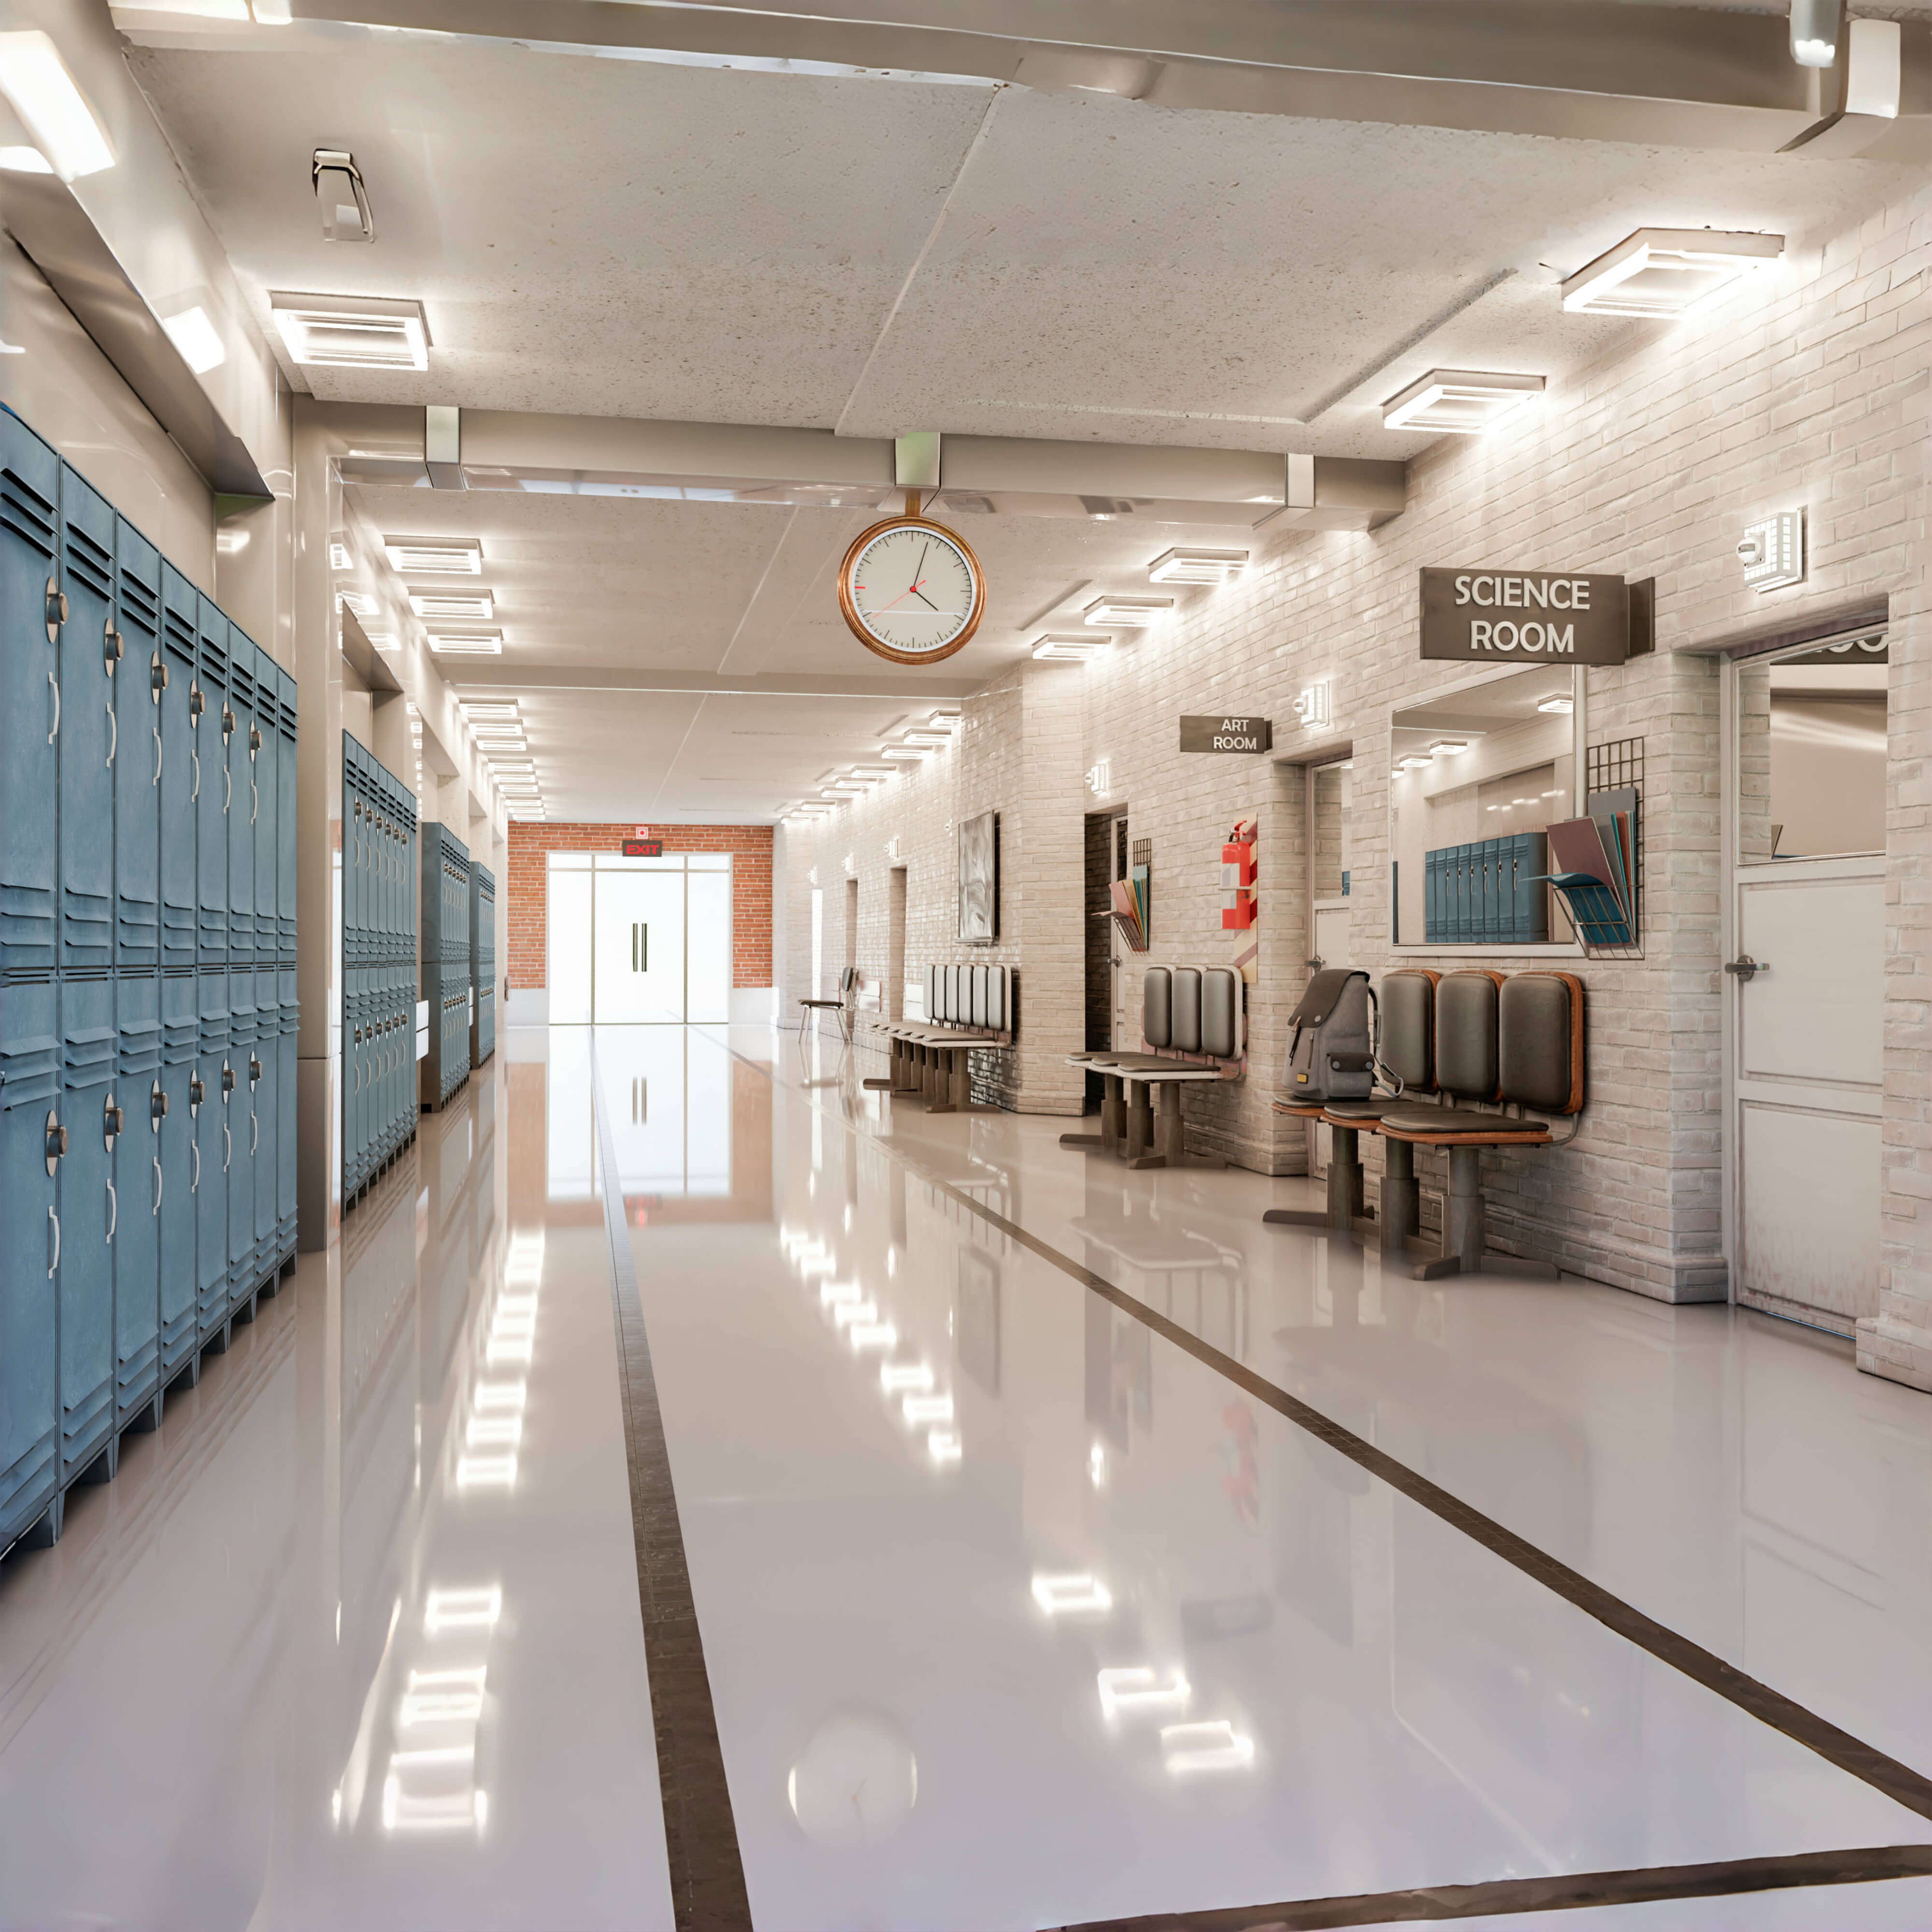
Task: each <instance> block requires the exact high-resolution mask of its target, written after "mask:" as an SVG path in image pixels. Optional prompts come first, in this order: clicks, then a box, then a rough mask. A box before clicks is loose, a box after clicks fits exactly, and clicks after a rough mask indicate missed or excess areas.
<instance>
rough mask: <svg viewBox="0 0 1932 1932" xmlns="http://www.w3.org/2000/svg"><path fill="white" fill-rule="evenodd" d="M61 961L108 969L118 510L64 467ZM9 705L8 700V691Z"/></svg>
mask: <svg viewBox="0 0 1932 1932" xmlns="http://www.w3.org/2000/svg"><path fill="white" fill-rule="evenodd" d="M60 534H61V567H60V578H61V590H62V594H63V595H65V597H66V598H67V616H66V620H65V622H63V623H62V625H61V626H60V648H59V664H58V670H59V674H60V691H59V721H58V729H57V730H56V731H55V749H56V750H57V751H58V754H59V757H60V805H59V812H60V958H59V962H58V963H59V965H60V967H61V969H62V971H64V972H74V971H88V972H94V971H107V969H109V968H111V967H112V966H113V964H114V760H115V756H116V754H117V752H118V748H119V747H118V744H117V743H116V742H115V741H116V739H117V738H118V728H117V726H116V723H115V716H114V680H113V677H112V676H110V665H111V664H112V663H113V649H114V643H115V638H114V512H113V510H112V509H111V508H109V506H108V505H107V501H106V499H104V497H102V496H99V495H98V494H97V493H95V491H94V490H92V489H90V488H89V487H88V485H87V484H86V483H85V482H83V481H82V480H81V478H80V476H79V475H77V474H76V473H75V472H74V471H73V470H72V469H69V468H68V466H67V465H66V464H65V463H62V465H61V528H60ZM9 697H11V693H9Z"/></svg>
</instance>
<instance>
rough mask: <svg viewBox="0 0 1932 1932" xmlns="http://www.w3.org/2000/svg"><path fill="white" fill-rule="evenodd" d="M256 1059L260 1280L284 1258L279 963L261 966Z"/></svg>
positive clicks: (257, 991)
mask: <svg viewBox="0 0 1932 1932" xmlns="http://www.w3.org/2000/svg"><path fill="white" fill-rule="evenodd" d="M255 1061H256V1064H257V1065H258V1066H260V1068H261V1073H260V1074H259V1075H258V1076H256V1080H255V1098H254V1113H255V1130H254V1131H255V1139H254V1160H255V1280H257V1281H260V1280H261V1279H262V1278H263V1277H264V1276H265V1275H266V1274H269V1273H270V1272H271V1271H272V1270H273V1269H274V1268H275V1264H276V1263H277V1262H279V1261H280V1260H281V1258H282V1251H281V1248H280V1247H278V1246H277V1245H276V1241H275V1235H276V1230H277V1229H278V1226H279V1225H280V1219H281V1217H280V1216H279V1215H278V1213H277V1211H276V1193H277V1190H278V1188H279V1187H280V1185H281V1178H282V1169H281V1156H280V1154H279V1153H278V1151H277V1148H276V1145H275V1134H276V1131H277V1130H278V1127H280V1125H281V1118H282V1108H281V1081H282V991H281V973H280V971H278V969H277V968H275V967H273V966H268V967H263V966H257V968H255ZM253 1285H254V1284H253V1283H251V1284H250V1286H251V1287H252V1286H253ZM243 1292H245V1293H246V1292H248V1291H247V1290H244V1291H243Z"/></svg>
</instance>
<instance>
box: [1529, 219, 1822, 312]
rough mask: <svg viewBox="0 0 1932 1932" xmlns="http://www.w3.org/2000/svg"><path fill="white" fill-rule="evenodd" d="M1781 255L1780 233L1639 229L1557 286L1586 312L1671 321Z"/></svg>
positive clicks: (1573, 306)
mask: <svg viewBox="0 0 1932 1932" xmlns="http://www.w3.org/2000/svg"><path fill="white" fill-rule="evenodd" d="M1782 254H1784V236H1782V235H1742V234H1732V233H1720V232H1719V231H1718V229H1712V228H1640V229H1638V230H1637V233H1635V234H1634V235H1631V236H1626V237H1625V239H1623V240H1622V241H1621V242H1619V243H1618V244H1617V245H1616V247H1615V248H1613V249H1611V250H1610V252H1609V253H1608V254H1603V255H1599V256H1598V257H1597V259H1596V260H1595V261H1594V262H1592V263H1590V264H1589V266H1587V267H1585V268H1582V269H1578V270H1577V272H1576V274H1575V275H1572V276H1571V278H1570V279H1569V280H1568V281H1567V282H1565V284H1563V306H1564V307H1565V308H1566V309H1570V310H1572V311H1576V312H1577V313H1579V314H1586V315H1628V316H1647V317H1653V318H1655V319H1657V320H1661V321H1670V320H1674V319H1675V318H1676V317H1679V316H1680V315H1683V314H1687V313H1688V311H1691V309H1694V308H1697V306H1698V305H1699V304H1700V302H1709V301H1710V300H1711V299H1712V298H1713V297H1715V296H1719V295H1721V294H1722V293H1724V290H1727V288H1729V287H1730V286H1731V284H1733V282H1735V281H1737V280H1738V279H1739V277H1741V276H1743V275H1750V274H1751V273H1752V272H1753V271H1754V270H1756V269H1763V268H1768V267H1769V266H1770V265H1771V264H1772V263H1774V262H1775V261H1776V260H1778V257H1780V256H1781V255H1782Z"/></svg>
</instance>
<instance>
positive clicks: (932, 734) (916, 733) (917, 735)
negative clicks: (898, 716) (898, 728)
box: [901, 728, 953, 751]
mask: <svg viewBox="0 0 1932 1932" xmlns="http://www.w3.org/2000/svg"><path fill="white" fill-rule="evenodd" d="M901 736H902V737H903V739H904V742H906V743H907V744H908V745H922V746H923V747H924V748H926V750H928V751H938V750H939V749H941V747H943V746H944V745H950V744H951V743H952V742H953V733H951V732H950V731H929V730H923V729H920V728H914V729H913V730H910V731H907V732H904V733H901Z"/></svg>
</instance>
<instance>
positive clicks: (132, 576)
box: [109, 517, 164, 972]
mask: <svg viewBox="0 0 1932 1932" xmlns="http://www.w3.org/2000/svg"><path fill="white" fill-rule="evenodd" d="M114 629H115V652H114V655H113V657H112V658H110V660H109V670H110V677H109V691H110V697H111V700H112V702H113V706H114V965H115V971H118V972H125V971H127V969H128V968H130V967H134V968H151V967H155V966H158V965H160V958H161V953H160V862H161V843H160V795H161V676H162V673H163V669H164V666H163V661H162V657H161V557H160V552H159V551H158V550H156V549H155V547H154V545H153V544H151V543H150V542H148V540H147V538H145V537H144V536H143V535H142V534H141V533H140V532H139V530H137V529H135V527H134V526H133V524H132V523H129V522H128V521H127V518H126V517H116V518H115V526H114Z"/></svg>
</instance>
